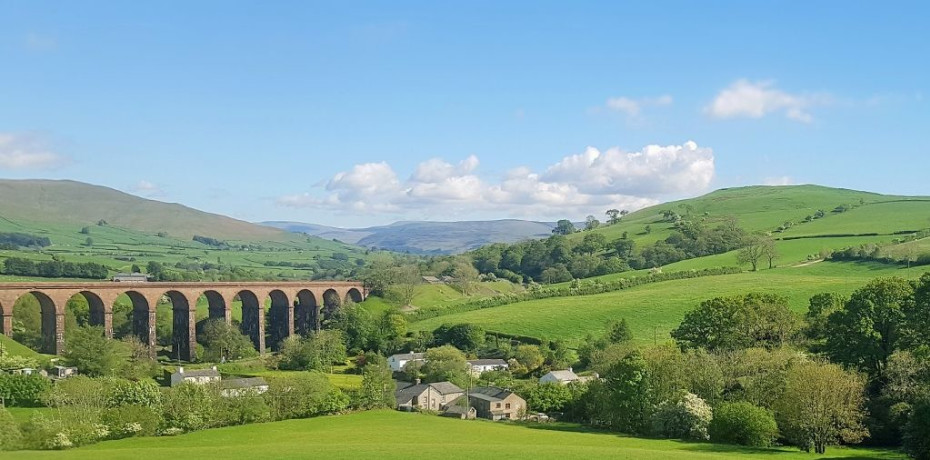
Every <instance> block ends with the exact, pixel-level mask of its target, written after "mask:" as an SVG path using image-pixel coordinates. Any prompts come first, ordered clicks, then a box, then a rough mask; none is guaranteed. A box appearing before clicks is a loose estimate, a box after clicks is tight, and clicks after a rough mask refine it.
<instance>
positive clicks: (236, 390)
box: [220, 377, 268, 397]
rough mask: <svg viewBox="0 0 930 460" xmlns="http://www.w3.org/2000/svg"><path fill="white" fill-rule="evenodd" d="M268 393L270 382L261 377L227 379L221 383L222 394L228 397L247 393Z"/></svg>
mask: <svg viewBox="0 0 930 460" xmlns="http://www.w3.org/2000/svg"><path fill="white" fill-rule="evenodd" d="M266 391H268V382H266V381H265V379H263V378H261V377H249V378H241V379H226V380H221V381H220V394H221V395H223V396H226V397H233V396H241V395H243V394H247V393H250V392H251V393H255V394H262V393H264V392H266Z"/></svg>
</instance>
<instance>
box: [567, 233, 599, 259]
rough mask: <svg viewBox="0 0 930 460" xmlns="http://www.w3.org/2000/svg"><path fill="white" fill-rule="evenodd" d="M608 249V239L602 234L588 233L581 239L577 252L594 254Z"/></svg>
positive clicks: (576, 248)
mask: <svg viewBox="0 0 930 460" xmlns="http://www.w3.org/2000/svg"><path fill="white" fill-rule="evenodd" d="M606 247H607V237H606V236H604V234H602V233H588V234H587V235H585V236H584V238H582V239H581V244H579V245H578V246H576V247H575V251H577V252H579V253H581V254H594V253H595V252H598V251H600V250H602V249H604V248H606Z"/></svg>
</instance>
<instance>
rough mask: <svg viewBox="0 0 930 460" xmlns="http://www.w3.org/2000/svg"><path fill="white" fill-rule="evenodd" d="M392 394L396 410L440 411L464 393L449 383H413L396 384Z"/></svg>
mask: <svg viewBox="0 0 930 460" xmlns="http://www.w3.org/2000/svg"><path fill="white" fill-rule="evenodd" d="M397 388H398V389H397V391H396V392H395V393H394V396H395V399H396V400H397V409H398V410H406V411H412V410H431V411H437V412H438V411H440V410H443V409H444V408H445V407H446V406H448V405H449V404H451V403H452V401H455V400H456V399H458V398H459V397H461V396H462V395H464V394H465V391H464V390H462V389H461V388H459V387H458V386H456V385H454V384H452V383H450V382H436V383H420V381H419V379H418V380H417V381H416V382H415V383H412V384H411V383H408V382H398V383H397Z"/></svg>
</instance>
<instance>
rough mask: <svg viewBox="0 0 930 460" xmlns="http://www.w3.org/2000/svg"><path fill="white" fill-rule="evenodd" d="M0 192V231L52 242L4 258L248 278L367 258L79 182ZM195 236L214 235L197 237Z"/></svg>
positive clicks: (313, 271) (1, 187)
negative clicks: (233, 273)
mask: <svg viewBox="0 0 930 460" xmlns="http://www.w3.org/2000/svg"><path fill="white" fill-rule="evenodd" d="M0 197H2V200H0V233H4V232H5V233H23V234H27V235H32V236H36V237H41V238H48V239H49V240H50V241H51V245H50V246H47V247H44V248H41V249H35V248H27V249H24V248H20V249H18V250H10V249H0V262H2V261H3V259H5V258H8V257H20V258H27V259H32V260H34V261H43V260H51V259H52V258H53V257H59V258H61V259H63V260H65V261H68V262H96V263H101V264H103V265H105V266H107V268H108V269H109V270H110V271H111V272H119V271H129V270H130V268H131V267H132V265H138V266H140V267H143V268H144V267H145V266H146V264H147V263H148V262H152V261H154V262H159V263H163V264H166V265H167V266H169V267H176V266H178V267H177V268H178V269H179V270H188V269H189V268H186V267H191V266H195V265H199V266H200V267H201V268H199V269H198V270H201V271H209V270H211V268H209V267H208V268H204V267H206V266H207V265H206V264H212V265H214V266H216V267H217V268H215V269H217V270H218V267H220V266H223V267H226V269H227V271H229V269H231V268H232V267H234V268H235V269H238V270H241V271H246V272H251V273H252V274H251V275H244V276H246V277H251V278H256V279H260V278H264V277H273V278H309V277H311V276H313V275H319V274H323V275H329V276H347V274H348V273H349V272H350V271H351V270H353V269H356V268H357V267H358V266H359V264H358V263H357V260H358V259H362V260H364V259H365V258H366V257H367V255H366V251H365V249H363V248H360V247H357V246H351V245H347V244H342V243H338V242H334V241H331V240H325V239H321V238H316V237H308V236H306V235H299V234H295V233H289V232H285V231H283V230H278V229H274V228H270V227H265V226H262V225H256V224H252V223H249V222H244V221H240V220H236V219H232V218H229V217H225V216H221V215H217V214H210V213H207V212H202V211H198V210H195V209H191V208H188V207H185V206H182V205H179V204H169V203H162V202H159V201H154V200H147V199H144V198H139V197H137V196H134V195H129V194H126V193H123V192H119V191H117V190H113V189H110V188H107V187H100V186H96V185H89V184H84V183H80V182H73V181H51V180H0ZM194 235H200V236H203V237H208V238H209V239H212V241H211V240H203V241H205V242H200V241H193V237H194ZM211 243H212V244H211ZM0 267H2V265H0ZM203 276H204V277H205V279H211V278H216V276H219V275H213V274H208V273H205V274H204V275H203ZM238 278H240V279H241V278H242V274H241V273H240V276H238ZM26 279H31V278H30V277H28V276H26V277H23V276H11V275H9V274H7V275H0V281H22V280H26ZM35 279H40V278H35ZM42 280H48V279H42Z"/></svg>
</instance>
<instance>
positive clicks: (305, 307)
mask: <svg viewBox="0 0 930 460" xmlns="http://www.w3.org/2000/svg"><path fill="white" fill-rule="evenodd" d="M319 329H320V306H319V304H318V303H317V300H316V296H315V295H313V291H311V290H309V289H302V290H301V291H300V292H298V293H297V296H296V299H295V300H294V330H295V331H296V332H297V333H298V334H301V335H306V334H307V333H308V332H310V331H318V330H319Z"/></svg>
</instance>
